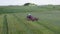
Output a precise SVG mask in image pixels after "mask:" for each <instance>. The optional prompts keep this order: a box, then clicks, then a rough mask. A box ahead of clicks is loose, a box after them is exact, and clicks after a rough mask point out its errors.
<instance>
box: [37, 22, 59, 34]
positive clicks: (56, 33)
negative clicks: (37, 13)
mask: <svg viewBox="0 0 60 34" xmlns="http://www.w3.org/2000/svg"><path fill="white" fill-rule="evenodd" d="M37 23H38V24H40V25H42V26H44V27H45V28H47V29H49V30H51V31H53V32H54V33H55V34H60V32H58V31H55V30H53V29H51V28H49V27H48V26H46V25H44V24H42V23H40V22H38V21H37Z"/></svg>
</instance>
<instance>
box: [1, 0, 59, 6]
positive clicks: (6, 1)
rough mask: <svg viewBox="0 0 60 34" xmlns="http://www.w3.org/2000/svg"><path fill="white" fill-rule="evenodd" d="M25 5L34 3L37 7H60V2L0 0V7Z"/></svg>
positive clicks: (48, 0)
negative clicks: (48, 5)
mask: <svg viewBox="0 0 60 34" xmlns="http://www.w3.org/2000/svg"><path fill="white" fill-rule="evenodd" d="M25 3H35V4H37V5H47V4H53V5H60V0H0V5H23V4H25Z"/></svg>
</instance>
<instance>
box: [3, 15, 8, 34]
mask: <svg viewBox="0 0 60 34" xmlns="http://www.w3.org/2000/svg"><path fill="white" fill-rule="evenodd" d="M3 34H8V23H7V15H4V21H3Z"/></svg>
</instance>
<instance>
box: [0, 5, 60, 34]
mask: <svg viewBox="0 0 60 34" xmlns="http://www.w3.org/2000/svg"><path fill="white" fill-rule="evenodd" d="M48 8H49V7H48ZM48 8H45V7H44V8H41V7H40V8H39V7H35V6H34V7H30V6H29V7H27V8H26V6H25V7H23V8H22V7H2V8H0V12H1V13H0V34H60V10H59V8H54V9H53V8H49V9H48ZM12 11H13V12H12ZM24 11H25V12H24ZM28 13H31V14H32V15H33V16H35V17H38V18H39V20H38V21H34V22H33V21H27V19H26V16H27V14H28Z"/></svg>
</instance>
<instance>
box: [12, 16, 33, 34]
mask: <svg viewBox="0 0 60 34" xmlns="http://www.w3.org/2000/svg"><path fill="white" fill-rule="evenodd" d="M13 16H14V17H15V18H17V20H18V21H20V22H21V23H22V24H24V25H25V27H26V31H27V33H28V34H33V33H32V32H31V30H30V29H29V28H28V27H27V25H26V24H25V23H23V21H22V20H20V19H19V18H18V17H17V16H16V15H13Z"/></svg>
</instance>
